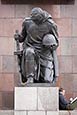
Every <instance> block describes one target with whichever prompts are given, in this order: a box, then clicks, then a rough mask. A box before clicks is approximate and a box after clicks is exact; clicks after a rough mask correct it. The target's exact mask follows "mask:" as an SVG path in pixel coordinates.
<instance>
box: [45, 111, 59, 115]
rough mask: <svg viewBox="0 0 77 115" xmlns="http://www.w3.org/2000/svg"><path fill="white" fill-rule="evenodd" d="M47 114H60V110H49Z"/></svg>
mask: <svg viewBox="0 0 77 115" xmlns="http://www.w3.org/2000/svg"><path fill="white" fill-rule="evenodd" d="M47 115H59V112H58V111H47Z"/></svg>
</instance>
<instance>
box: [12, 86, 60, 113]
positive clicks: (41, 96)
mask: <svg viewBox="0 0 77 115" xmlns="http://www.w3.org/2000/svg"><path fill="white" fill-rule="evenodd" d="M14 94H15V96H14V110H28V111H31V110H32V111H33V110H35V111H58V108H59V107H58V103H59V99H58V87H15V93H14Z"/></svg>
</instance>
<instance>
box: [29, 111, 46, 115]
mask: <svg viewBox="0 0 77 115" xmlns="http://www.w3.org/2000/svg"><path fill="white" fill-rule="evenodd" d="M28 115H45V111H29V112H28Z"/></svg>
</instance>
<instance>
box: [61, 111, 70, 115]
mask: <svg viewBox="0 0 77 115" xmlns="http://www.w3.org/2000/svg"><path fill="white" fill-rule="evenodd" d="M59 115H69V112H68V111H59Z"/></svg>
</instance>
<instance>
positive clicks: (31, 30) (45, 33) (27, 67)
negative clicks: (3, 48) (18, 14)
mask: <svg viewBox="0 0 77 115" xmlns="http://www.w3.org/2000/svg"><path fill="white" fill-rule="evenodd" d="M14 38H15V40H16V44H17V52H15V54H16V55H17V56H18V64H19V68H20V70H19V71H20V74H21V83H22V84H23V85H24V84H26V83H54V82H56V80H57V77H58V76H59V73H58V60H57V54H56V49H57V47H58V46H59V42H58V33H57V26H56V24H55V22H54V21H53V20H52V16H51V15H50V14H49V13H48V12H46V11H44V10H42V9H41V8H38V7H36V8H33V9H32V11H31V15H30V17H29V18H26V19H25V20H24V21H23V24H22V31H21V33H19V32H18V31H17V30H16V33H15V35H14ZM20 43H23V50H22V51H20Z"/></svg>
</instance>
